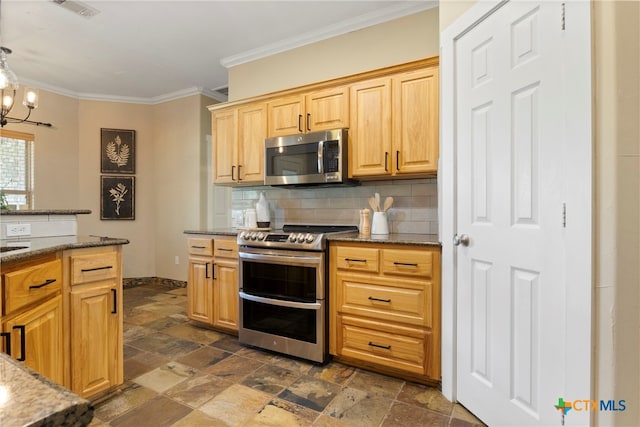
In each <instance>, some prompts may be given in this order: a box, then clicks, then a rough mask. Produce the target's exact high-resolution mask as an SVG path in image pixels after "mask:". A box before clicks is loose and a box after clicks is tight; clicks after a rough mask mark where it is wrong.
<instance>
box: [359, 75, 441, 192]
mask: <svg viewBox="0 0 640 427" xmlns="http://www.w3.org/2000/svg"><path fill="white" fill-rule="evenodd" d="M438 86H439V76H438V67H437V66H435V65H434V66H430V67H426V68H423V69H418V70H412V71H406V72H401V73H397V74H393V75H390V76H385V77H379V78H374V79H369V80H365V81H361V82H358V83H354V84H353V85H351V87H350V102H351V114H350V116H351V127H350V130H349V138H350V143H349V148H350V152H349V162H350V166H351V167H350V169H349V170H350V175H349V176H350V177H351V178H360V179H366V178H389V177H407V178H409V177H419V176H427V175H435V174H436V173H437V163H438V143H439V139H438V135H439V128H438V121H439V113H438V110H439V92H438Z"/></svg>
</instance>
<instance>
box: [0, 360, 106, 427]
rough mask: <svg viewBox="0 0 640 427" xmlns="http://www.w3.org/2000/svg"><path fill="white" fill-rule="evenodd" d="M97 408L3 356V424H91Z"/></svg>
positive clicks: (0, 399)
mask: <svg viewBox="0 0 640 427" xmlns="http://www.w3.org/2000/svg"><path fill="white" fill-rule="evenodd" d="M93 410H94V408H93V405H92V404H91V402H89V401H88V400H86V399H83V398H81V397H80V396H78V395H76V394H75V393H72V392H70V391H69V390H67V389H65V388H63V387H61V386H59V385H58V384H55V383H53V382H52V381H50V380H49V379H47V378H45V377H43V376H42V375H40V374H38V373H37V372H35V371H33V370H31V369H29V368H27V367H26V366H24V365H22V364H21V363H18V362H16V361H15V360H13V359H11V358H10V357H9V356H7V355H6V354H3V353H0V425H3V426H62V425H69V426H72V425H88V424H89V422H91V419H92V418H93Z"/></svg>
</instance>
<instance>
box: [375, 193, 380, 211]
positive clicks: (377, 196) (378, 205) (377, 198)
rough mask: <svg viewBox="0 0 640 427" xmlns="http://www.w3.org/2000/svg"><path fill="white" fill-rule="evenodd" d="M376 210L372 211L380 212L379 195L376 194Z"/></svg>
mask: <svg viewBox="0 0 640 427" xmlns="http://www.w3.org/2000/svg"><path fill="white" fill-rule="evenodd" d="M375 196H376V209H374V211H376V212H380V193H376V194H375Z"/></svg>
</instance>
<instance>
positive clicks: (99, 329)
mask: <svg viewBox="0 0 640 427" xmlns="http://www.w3.org/2000/svg"><path fill="white" fill-rule="evenodd" d="M65 260H66V261H67V264H66V267H67V268H68V270H67V274H69V282H70V286H69V289H68V293H67V296H68V300H67V302H68V304H69V324H68V331H69V332H68V337H69V349H70V352H69V354H70V358H69V359H70V363H69V372H70V384H69V387H70V388H71V390H72V391H73V392H75V393H77V394H79V395H80V396H82V397H91V396H96V395H99V394H100V393H104V392H107V391H109V390H110V389H112V388H113V387H115V386H117V385H120V384H122V383H123V382H124V375H123V338H122V334H123V302H122V297H123V289H122V256H121V248H120V247H114V246H110V247H104V248H88V249H77V250H72V251H68V252H65Z"/></svg>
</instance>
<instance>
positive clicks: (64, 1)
mask: <svg viewBox="0 0 640 427" xmlns="http://www.w3.org/2000/svg"><path fill="white" fill-rule="evenodd" d="M51 1H52V2H54V3H55V4H57V5H58V6H60V7H62V8H64V9H67V10H69V11H71V12H73V13H75V14H76V15H80V16H82V17H84V18H91V17H93V16H96V15H97V14H99V13H100V11H99V10H98V9H96V8H94V7H91V6H89V5H88V4H86V3H82V2H79V1H73V0H51Z"/></svg>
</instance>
